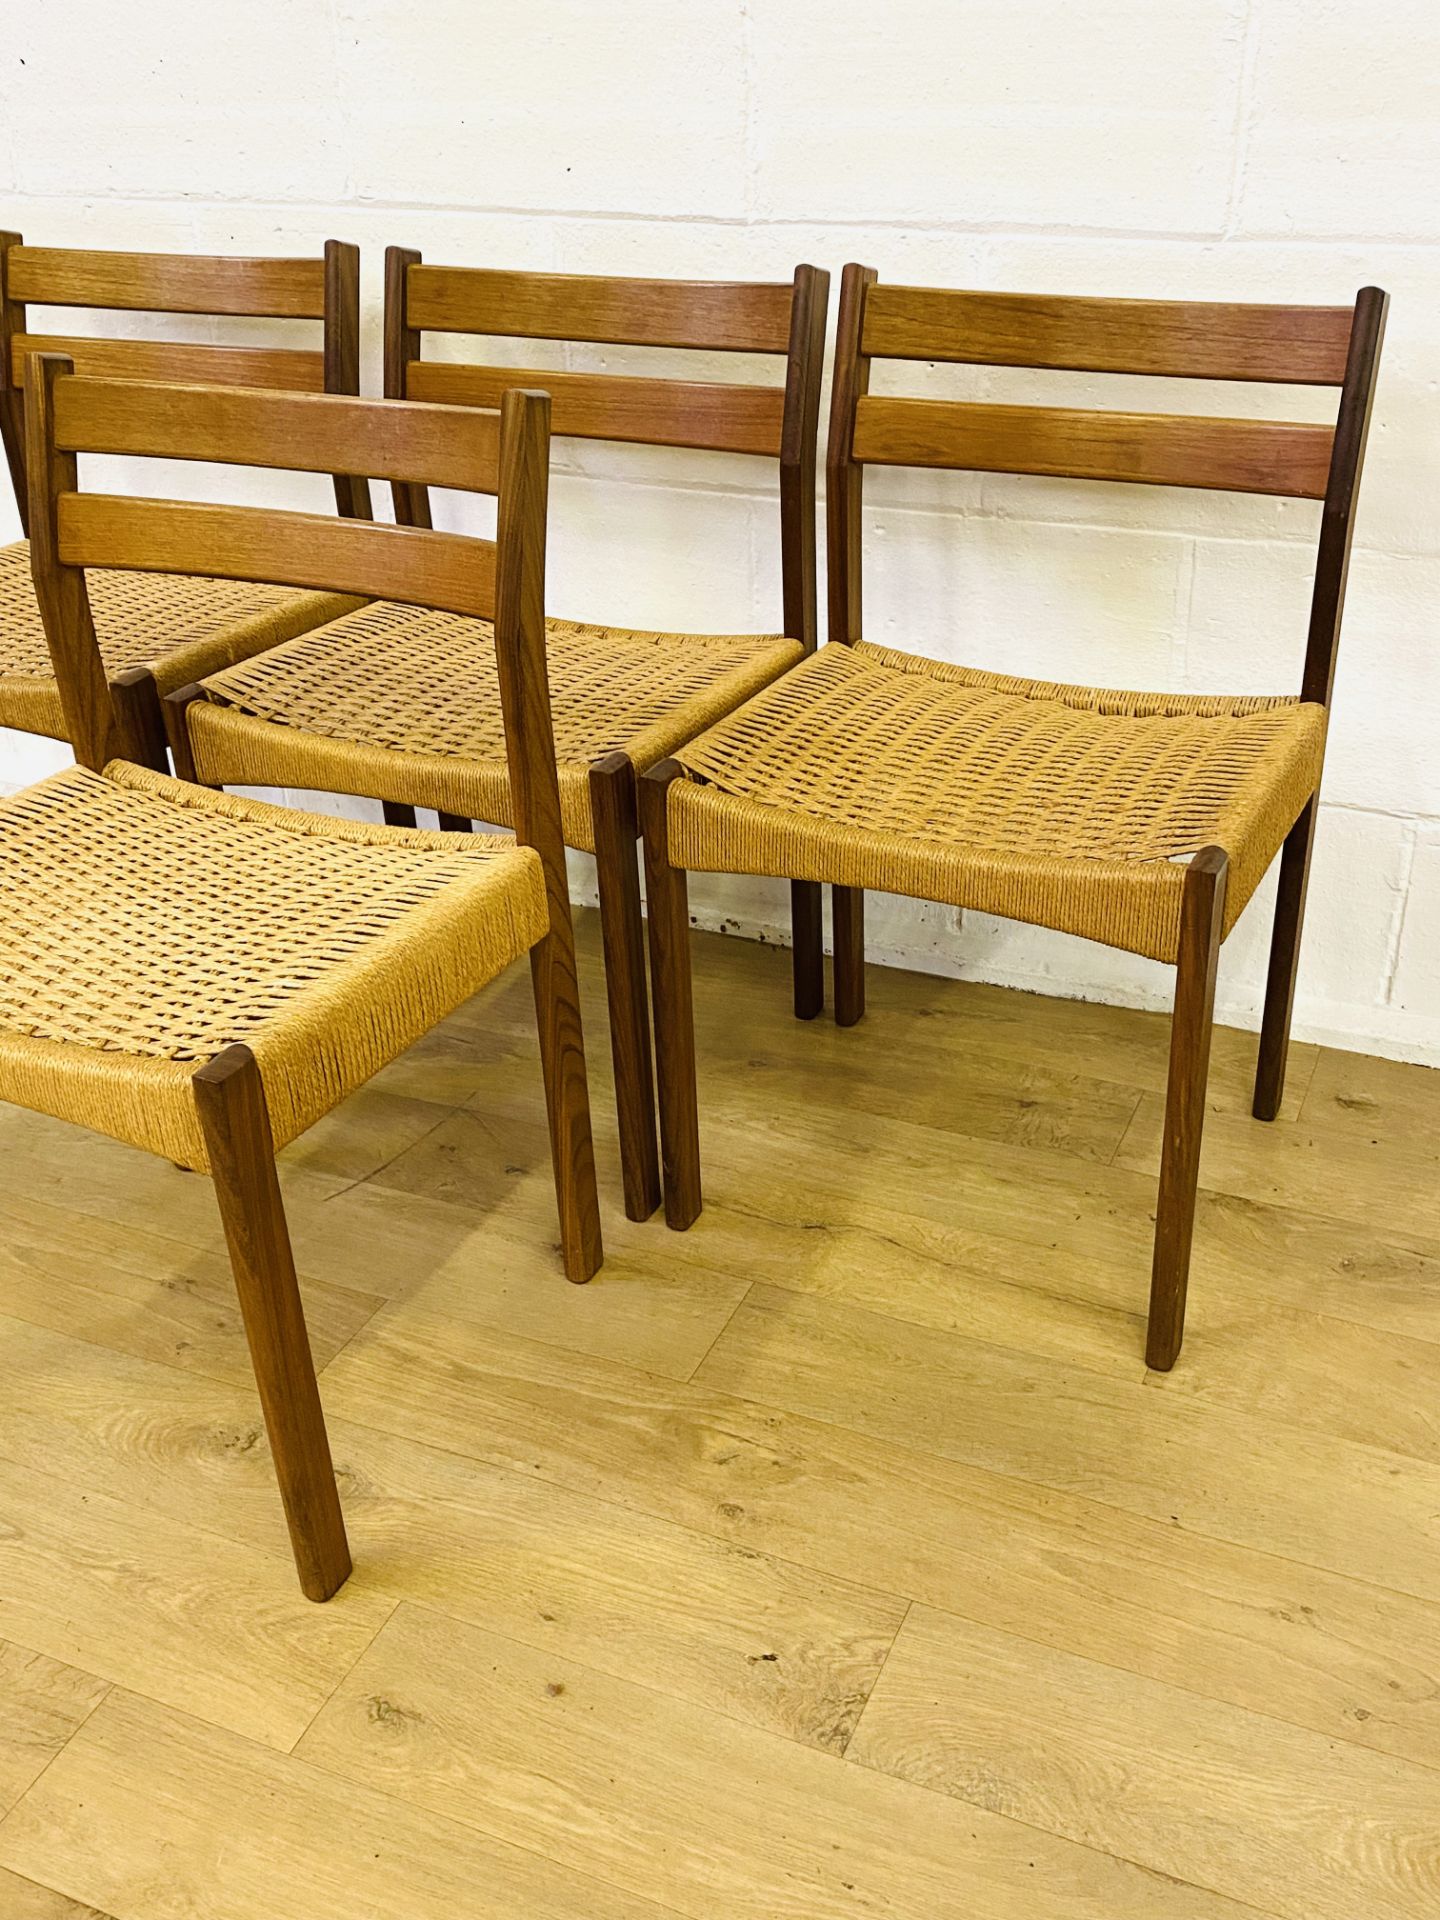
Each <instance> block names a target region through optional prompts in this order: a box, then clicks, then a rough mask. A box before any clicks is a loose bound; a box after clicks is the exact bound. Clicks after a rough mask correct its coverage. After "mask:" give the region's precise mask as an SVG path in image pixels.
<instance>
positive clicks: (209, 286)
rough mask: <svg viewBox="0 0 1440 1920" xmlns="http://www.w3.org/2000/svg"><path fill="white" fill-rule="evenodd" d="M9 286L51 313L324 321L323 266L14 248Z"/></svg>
mask: <svg viewBox="0 0 1440 1920" xmlns="http://www.w3.org/2000/svg"><path fill="white" fill-rule="evenodd" d="M6 284H7V287H8V290H9V294H10V298H11V299H12V300H21V301H25V300H29V301H34V302H36V303H38V304H40V305H43V306H52V307H112V308H117V309H125V310H138V309H142V308H143V309H147V310H149V311H152V312H155V313H223V314H248V315H251V316H253V317H256V318H262V319H265V318H268V319H274V320H320V319H323V318H324V314H325V265H324V262H323V261H322V260H254V259H240V258H233V259H232V258H230V257H228V256H226V255H223V254H171V253H92V252H86V251H81V250H79V249H73V248H69V247H12V248H11V250H10V253H9V256H8V265H7V269H6Z"/></svg>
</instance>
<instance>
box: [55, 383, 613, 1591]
mask: <svg viewBox="0 0 1440 1920" xmlns="http://www.w3.org/2000/svg"><path fill="white" fill-rule="evenodd" d="M549 409H550V402H549V399H548V398H547V396H546V395H544V394H541V393H530V392H523V391H520V390H512V391H509V392H507V393H506V394H505V396H504V400H503V403H502V407H501V411H500V413H499V415H498V416H497V415H496V414H494V413H476V412H475V411H473V410H471V409H460V408H440V407H412V406H407V405H405V404H403V403H400V404H397V403H395V402H391V401H385V400H348V399H341V398H336V397H330V396H325V395H315V394H305V393H288V394H287V393H276V392H259V391H241V390H236V389H225V388H218V387H196V386H189V387H187V386H176V385H157V384H151V383H143V382H130V381H114V380H102V379H94V378H91V379H85V378H80V377H76V376H75V375H74V374H73V370H72V363H71V362H70V360H69V359H68V358H66V357H64V356H61V355H54V354H44V355H37V356H36V357H35V358H34V359H33V360H32V362H31V373H30V380H29V389H28V394H27V406H26V416H27V417H26V429H27V467H28V472H29V483H30V503H31V512H30V525H31V541H32V556H33V566H34V574H35V583H36V590H37V593H38V595H39V598H40V604H41V609H42V614H43V617H44V621H45V628H46V633H47V637H48V638H49V640H50V643H51V646H52V648H53V649H54V650H55V653H56V655H57V663H60V662H63V663H64V665H65V667H66V672H65V674H64V676H63V684H64V685H66V686H67V687H68V688H69V689H71V690H72V691H71V703H70V704H69V705H67V709H66V718H67V720H68V721H69V723H70V729H71V737H72V739H73V741H74V744H75V750H76V756H77V758H78V759H79V760H80V761H81V763H82V764H84V765H86V766H88V767H91V768H92V769H94V770H96V771H98V770H100V769H101V768H103V767H104V766H105V764H106V762H107V761H108V760H110V759H111V758H113V757H116V756H117V755H123V754H124V752H125V751H126V747H127V742H126V738H125V731H124V727H123V724H122V721H121V719H120V718H119V717H117V714H116V712H115V711H114V709H113V708H112V705H111V702H110V700H109V698H108V688H107V685H106V681H105V675H104V670H103V667H102V665H101V662H100V657H99V653H98V650H97V649H96V647H95V643H94V628H93V621H92V618H91V613H90V603H89V595H88V592H87V589H86V581H85V569H86V568H87V567H92V566H125V567H136V568H141V569H148V570H151V571H166V572H174V571H179V572H184V573H202V574H206V575H213V576H216V577H218V578H222V579H230V578H239V579H249V578H252V577H255V575H256V573H257V570H258V574H259V577H263V578H267V579H276V580H279V581H282V582H284V583H286V584H294V585H297V586H306V587H313V588H319V589H325V590H330V591H336V592H344V593H351V592H357V591H358V592H362V593H368V594H375V595H380V596H383V597H385V598H388V599H396V600H401V601H404V602H407V603H409V604H412V605H417V606H433V605H435V604H437V602H438V604H440V605H441V606H443V607H445V608H446V609H447V610H450V611H454V612H458V613H462V614H467V615H471V616H474V617H477V618H485V619H490V620H493V622H494V627H495V646H496V654H497V659H498V662H499V670H500V699H501V706H502V710H503V716H504V723H505V738H506V750H507V757H508V764H509V771H510V780H511V788H512V793H513V796H514V816H515V819H514V827H515V835H516V839H517V840H518V841H519V842H520V843H521V844H523V845H526V846H530V847H533V848H534V849H535V851H536V852H537V853H538V854H539V856H540V860H541V864H542V867H543V869H544V874H545V884H546V895H547V901H548V907H549V928H548V931H547V932H546V934H545V935H544V936H543V938H542V939H541V940H540V941H539V942H538V943H537V944H536V945H535V946H534V947H533V948H532V949H531V954H530V961H531V972H532V978H533V985H534V993H535V1011H536V1020H537V1025H538V1029H539V1040H540V1055H541V1066H542V1071H543V1077H544V1084H545V1099H546V1108H547V1114H548V1120H549V1131H550V1142H551V1152H552V1159H553V1165H554V1173H555V1187H556V1197H557V1203H558V1207H559V1215H560V1240H561V1249H562V1254H563V1258H564V1263H565V1270H566V1272H567V1274H568V1275H569V1276H570V1278H572V1279H574V1280H577V1281H578V1280H587V1279H589V1278H590V1276H591V1275H592V1274H593V1273H594V1272H595V1271H596V1269H597V1268H598V1267H599V1265H600V1262H601V1259H602V1257H603V1256H602V1245H601V1237H600V1216H599V1205H598V1198H597V1193H596V1185H595V1160H594V1149H593V1145H592V1141H591V1131H590V1107H589V1096H588V1091H587V1086H586V1075H585V1052H584V1041H583V1037H582V1033H581V1023H580V1002H579V993H578V985H577V980H576V969H575V945H574V934H573V928H572V925H571V919H570V899H569V889H568V886H567V882H566V871H565V847H564V843H563V841H562V839H561V830H560V796H559V789H558V786H557V781H556V772H555V750H554V740H553V737H552V732H551V723H550V703H549V689H548V683H547V680H546V671H545V630H544V601H543V582H544V568H545V531H546V497H547V488H548V480H549ZM80 452H87V453H148V454H157V455H163V456H165V457H168V458H177V459H204V460H215V461H220V462H224V463H227V464H231V465H252V464H258V465H262V466H268V467H283V468H290V469H294V470H298V471H307V472H323V471H326V470H327V469H329V468H331V467H332V466H334V467H338V468H344V469H346V470H348V469H350V468H352V467H355V466H360V465H362V464H363V465H364V466H365V467H366V469H367V471H368V472H371V473H374V474H376V475H377V476H378V477H381V478H388V479H396V480H401V481H405V482H411V481H416V482H418V481H424V480H431V479H435V478H437V477H440V478H443V479H445V480H446V482H447V483H448V484H451V485H461V486H466V487H470V488H474V489H478V490H483V491H486V492H493V493H496V494H498V518H497V530H496V538H495V540H494V542H493V543H492V542H490V541H486V540H480V539H474V538H470V537H467V536H461V535H456V534H447V533H432V532H428V531H425V530H422V529H419V528H412V527H393V526H385V525H376V524H373V523H369V522H361V521H345V520H332V519H329V518H326V517H324V516H321V515H312V514H300V513H293V512H288V511H281V510H270V509H262V508H253V507H226V506H202V505H194V504H189V503H182V502H176V501H164V500H151V499H143V498H131V497H123V498H122V497H116V496H112V495H105V494H86V493H82V492H80V491H79V490H78V477H77V459H76V456H77V453H80ZM180 698H181V704H180V707H179V708H178V709H176V708H171V709H170V717H172V718H173V719H176V720H179V721H180V722H181V723H182V724H180V725H179V726H177V727H176V729H175V731H174V733H173V735H172V739H173V741H174V744H175V746H176V749H177V760H178V761H179V762H180V763H181V768H180V770H181V772H182V775H183V774H184V773H185V772H186V771H187V768H186V766H185V764H184V763H185V761H186V759H187V742H186V738H185V733H184V727H183V696H181V697H180ZM194 1085H195V1097H196V1102H197V1107H198V1111H199V1115H200V1120H201V1125H202V1127H203V1128H204V1132H205V1136H206V1140H207V1143H208V1146H209V1150H210V1158H211V1170H212V1174H213V1178H214V1180H215V1185H216V1191H217V1194H218V1197H219V1203H220V1211H221V1215H222V1219H223V1222H224V1226H225V1232H226V1238H227V1241H228V1244H229V1248H230V1254H231V1261H232V1264H233V1266H234V1270H235V1281H236V1286H237V1289H238V1292H239V1297H240V1304H241V1308H242V1311H243V1315H244V1320H245V1328H246V1334H247V1337H248V1339H249V1343H250V1351H251V1355H252V1359H253V1362H254V1367H255V1376H256V1380H257V1383H258V1385H259V1389H260V1396H261V1401H262V1404H263V1407H264V1411H265V1419H266V1426H267V1430H268V1432H269V1435H270V1441H271V1447H272V1450H273V1453H274V1457H275V1464H276V1473H277V1477H278V1479H279V1483H280V1489H281V1494H282V1497H283V1500H284V1504H285V1510H286V1515H287V1519H288V1521H289V1525H290V1530H291V1536H292V1541H293V1543H294V1548H295V1559H296V1564H297V1567H298V1569H299V1572H300V1578H301V1584H302V1586H303V1587H304V1590H305V1592H306V1593H307V1594H309V1595H310V1597H311V1598H312V1599H326V1598H328V1597H329V1595H330V1594H331V1593H333V1592H334V1591H335V1589H336V1588H337V1587H338V1586H339V1585H340V1584H341V1582H342V1581H343V1580H344V1578H345V1576H346V1574H347V1573H348V1571H349V1567H350V1560H349V1554H348V1550H347V1548H346V1544H345V1533H344V1526H343V1522H342V1521H341V1518H340V1508H339V1501H338V1496H337V1494H336V1491H335V1482H334V1475H333V1472H332V1470H331V1465H330V1455H329V1449H328V1445H327V1442H326V1438H325V1426H324V1420H323V1416H322V1414H321V1410H320V1402H319V1395H318V1390H317V1388H316V1383H315V1374H314V1367H313V1364H312V1360H311V1355H310V1349H309V1343H308V1340H307V1338H306V1334H305V1322H304V1315H303V1312H302V1310H301V1304H300V1297H299V1292H298V1288H297V1284H296V1278H295V1266H294V1260H293V1258H292V1255H291V1250H290V1241H289V1236H288V1232H287V1229H286V1225H285V1216H284V1210H283V1207H282V1205H281V1200H280V1192H279V1186H278V1183H277V1180H276V1175H275V1156H274V1148H273V1144H272V1139H271V1132H270V1122H269V1115H268V1109H267V1106H266V1101H265V1090H264V1087H263V1085H262V1082H261V1075H260V1072H259V1068H258V1066H257V1064H256V1061H255V1057H254V1055H253V1054H252V1053H251V1052H250V1051H249V1049H248V1048H246V1047H245V1046H243V1045H237V1046H233V1047H231V1048H230V1049H228V1051H226V1052H225V1053H223V1054H221V1055H220V1056H218V1057H217V1058H216V1059H214V1060H212V1061H211V1062H209V1063H208V1064H207V1065H205V1066H202V1067H201V1068H199V1069H198V1070H197V1072H196V1074H195V1076H194Z"/></svg>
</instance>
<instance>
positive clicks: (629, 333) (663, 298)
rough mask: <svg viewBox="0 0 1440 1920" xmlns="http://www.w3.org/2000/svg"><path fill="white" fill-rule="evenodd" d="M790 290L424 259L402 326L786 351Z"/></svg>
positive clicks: (413, 272)
mask: <svg viewBox="0 0 1440 1920" xmlns="http://www.w3.org/2000/svg"><path fill="white" fill-rule="evenodd" d="M793 293H794V289H793V288H792V287H791V286H790V285H789V283H788V282H787V283H785V284H782V285H768V284H760V283H746V282H722V281H703V280H693V281H684V280H615V279H607V278H602V277H600V276H598V275H589V274H570V273H504V272H499V271H495V270H492V269H489V268H481V267H427V266H423V265H422V266H412V267H411V268H410V269H409V273H408V276H407V281H406V309H405V324H406V326H407V327H411V328H415V329H417V330H420V331H422V332H423V331H424V330H426V329H429V330H430V331H432V332H436V333H488V334H495V335H510V336H514V337H516V338H520V339H529V340H588V341H598V342H603V343H605V344H608V345H612V346H635V347H703V348H710V349H716V350H723V351H734V352H745V353H784V352H785V351H786V350H787V348H788V347H789V344H790V305H791V300H792V297H793Z"/></svg>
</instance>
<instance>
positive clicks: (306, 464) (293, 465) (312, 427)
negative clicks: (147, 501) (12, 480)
mask: <svg viewBox="0 0 1440 1920" xmlns="http://www.w3.org/2000/svg"><path fill="white" fill-rule="evenodd" d="M55 440H56V444H57V446H60V447H63V448H65V449H67V450H68V451H72V452H77V453H131V454H142V455H148V456H151V457H155V458H159V459H168V460H214V461H222V462H224V461H228V462H233V463H234V464H236V465H239V466H254V467H284V468H288V469H290V470H292V471H295V472H300V473H363V474H366V475H368V476H369V477H370V478H372V479H377V480H404V481H415V482H421V483H424V482H429V483H431V484H433V485H435V486H441V487H460V488H464V489H466V490H468V491H470V492H472V493H494V492H495V491H496V488H497V485H498V479H499V469H500V416H499V415H498V414H496V413H483V412H479V411H476V410H473V409H471V408H468V407H422V406H415V405H412V404H410V403H409V402H405V401H395V400H352V399H349V398H348V397H341V396H339V395H335V394H308V393H266V392H259V391H256V390H254V389H251V388H236V387H187V388H183V389H182V390H181V392H180V393H179V394H178V395H177V394H176V393H175V392H173V391H172V390H171V389H169V388H166V387H163V386H154V385H151V384H149V383H147V382H145V381H140V380H82V379H76V378H70V379H62V380H59V381H57V382H56V385H55Z"/></svg>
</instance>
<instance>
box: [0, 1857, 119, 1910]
mask: <svg viewBox="0 0 1440 1920" xmlns="http://www.w3.org/2000/svg"><path fill="white" fill-rule="evenodd" d="M0 1913H3V1914H4V1916H5V1920H114V1915H113V1914H108V1913H101V1911H100V1909H99V1908H98V1907H87V1906H82V1905H81V1903H80V1902H79V1901H78V1900H72V1899H71V1898H70V1896H69V1895H68V1894H64V1893H56V1891H55V1889H54V1888H53V1887H42V1886H41V1885H40V1884H39V1882H38V1881H35V1880H26V1879H23V1878H22V1877H21V1876H20V1875H19V1874H18V1873H11V1872H10V1870H9V1868H8V1867H0Z"/></svg>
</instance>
